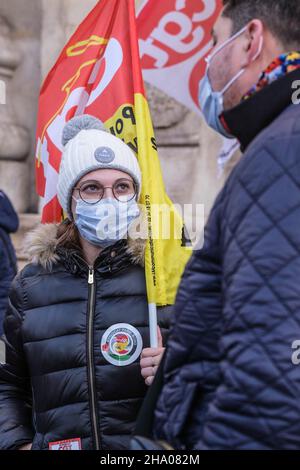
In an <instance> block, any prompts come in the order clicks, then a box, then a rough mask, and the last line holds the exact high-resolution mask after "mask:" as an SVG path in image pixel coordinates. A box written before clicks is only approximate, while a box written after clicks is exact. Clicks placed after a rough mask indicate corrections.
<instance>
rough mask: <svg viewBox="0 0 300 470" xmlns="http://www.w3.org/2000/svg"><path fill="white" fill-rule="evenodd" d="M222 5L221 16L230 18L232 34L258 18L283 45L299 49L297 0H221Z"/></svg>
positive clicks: (299, 13)
mask: <svg viewBox="0 0 300 470" xmlns="http://www.w3.org/2000/svg"><path fill="white" fill-rule="evenodd" d="M223 5H224V7H225V8H224V10H223V16H224V17H226V18H229V19H231V20H232V24H233V32H232V33H233V34H234V33H236V32H237V31H239V30H240V29H242V28H243V27H244V26H246V25H247V23H249V22H250V21H251V20H254V19H258V20H261V21H262V22H263V23H264V24H265V25H266V27H267V28H268V29H269V30H270V31H271V33H272V34H273V35H274V36H275V37H276V38H277V39H278V40H279V41H280V42H281V43H282V45H283V47H285V48H287V49H290V50H292V49H295V50H299V49H300V26H299V25H300V1H299V0H223ZM286 52H289V50H287V51H286Z"/></svg>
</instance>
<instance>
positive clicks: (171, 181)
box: [0, 0, 233, 266]
mask: <svg viewBox="0 0 300 470" xmlns="http://www.w3.org/2000/svg"><path fill="white" fill-rule="evenodd" d="M96 2H97V0H84V1H82V0H51V1H49V0H26V1H25V2H24V1H23V0H1V3H0V80H4V81H5V83H6V90H7V98H6V104H5V105H1V104H0V188H1V189H3V190H4V191H5V192H6V193H7V194H8V196H9V197H10V198H11V200H12V201H13V203H14V205H15V207H16V209H17V211H18V213H19V214H20V219H21V228H20V230H19V232H18V234H17V235H16V236H15V238H14V243H15V245H16V248H17V251H18V257H19V261H20V266H22V264H23V263H24V261H25V260H24V257H23V255H22V251H21V242H22V240H23V238H24V232H26V231H27V230H29V229H31V228H32V227H34V225H36V224H37V223H38V222H39V215H38V210H39V201H38V198H37V196H36V192H35V171H34V162H35V159H34V155H35V126H36V115H37V104H38V95H39V89H40V86H41V83H42V80H43V79H44V78H45V76H46V75H47V73H48V72H49V70H50V68H51V67H52V65H53V64H54V62H55V61H56V59H57V57H58V55H59V53H60V51H61V49H62V48H63V46H64V45H65V43H66V42H67V40H68V39H69V37H70V35H71V34H72V33H73V31H74V30H75V28H76V27H77V26H78V25H79V23H80V22H81V21H82V20H83V19H84V17H85V16H86V14H87V13H88V12H89V10H90V9H91V8H92V7H93V6H94V5H95V4H96ZM136 3H137V6H138V4H139V3H140V0H137V1H136ZM170 86H171V85H170ZM147 88H148V98H149V102H150V107H151V111H152V118H153V123H154V126H155V130H156V137H157V141H158V145H159V155H160V160H161V165H162V169H163V174H164V178H165V183H166V187H167V191H168V193H169V195H170V197H171V198H172V199H173V201H174V202H176V203H180V204H188V203H192V204H196V203H197V204H203V205H204V208H205V218H206V217H207V215H208V213H209V211H210V208H211V205H212V203H213V201H214V198H215V196H216V194H217V192H218V191H219V189H220V188H221V186H222V185H223V183H224V178H226V175H227V174H228V172H229V171H230V168H227V169H226V171H225V174H224V175H223V177H222V178H220V177H218V169H217V154H218V152H219V150H220V145H221V139H220V138H219V137H218V136H217V135H216V134H215V133H214V132H213V131H211V130H210V129H208V127H207V126H206V124H205V123H204V121H203V119H201V118H199V117H198V116H196V115H195V114H194V113H192V112H190V111H189V110H188V109H186V108H185V107H184V106H182V105H180V104H179V103H177V102H176V101H174V100H173V99H171V98H169V97H168V96H166V95H165V94H163V93H162V92H160V91H159V90H157V89H154V88H153V87H150V86H147ZM232 164H233V163H231V165H232Z"/></svg>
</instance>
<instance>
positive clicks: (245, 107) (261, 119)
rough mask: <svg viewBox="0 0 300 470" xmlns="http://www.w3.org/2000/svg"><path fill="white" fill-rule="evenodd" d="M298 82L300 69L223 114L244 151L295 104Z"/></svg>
mask: <svg viewBox="0 0 300 470" xmlns="http://www.w3.org/2000/svg"><path fill="white" fill-rule="evenodd" d="M295 80H300V69H298V70H295V71H294V72H291V73H288V74H287V75H285V76H284V77H281V78H279V79H278V80H276V81H275V82H273V83H271V84H270V85H268V86H266V87H265V88H263V89H262V90H261V91H259V92H257V93H256V94H255V95H253V96H252V97H251V98H248V99H247V100H244V101H242V102H241V103H240V104H239V105H237V106H236V107H234V108H232V109H230V110H228V111H225V112H224V113H223V114H222V117H221V119H222V121H223V122H224V123H225V126H226V127H227V128H228V129H229V131H230V133H231V134H233V135H234V136H235V137H237V139H238V140H239V141H240V143H241V148H242V150H245V149H246V148H247V147H248V145H249V144H250V143H251V142H252V140H253V139H254V138H255V137H256V136H257V135H258V134H259V133H260V132H261V131H262V130H263V129H265V128H266V127H267V126H269V125H270V124H271V123H272V122H273V121H274V120H275V119H276V118H277V116H279V115H280V114H281V113H282V112H283V111H284V110H285V109H286V108H287V107H288V106H290V105H291V104H292V95H293V93H294V92H295V89H293V88H292V84H293V82H294V81H295ZM299 106H300V105H299Z"/></svg>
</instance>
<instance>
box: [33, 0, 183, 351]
mask: <svg viewBox="0 0 300 470" xmlns="http://www.w3.org/2000/svg"><path fill="white" fill-rule="evenodd" d="M83 113H87V114H91V115H92V116H96V117H98V118H99V119H100V120H101V121H102V122H103V123H104V125H105V127H106V128H107V129H109V130H110V132H111V133H112V134H114V135H116V136H117V137H119V138H121V139H123V140H124V141H125V142H126V144H127V145H128V146H129V147H131V149H132V150H133V151H134V152H135V154H136V155H137V158H138V160H139V164H140V167H141V171H142V175H143V184H142V194H141V199H140V203H141V204H143V206H144V207H145V210H146V215H147V217H146V219H147V228H148V230H147V234H148V237H147V245H146V253H145V273H146V282H147V294H148V302H149V312H150V318H151V325H152V326H151V332H152V333H151V335H152V339H151V344H152V346H154V345H155V344H156V342H157V338H156V335H157V328H156V316H155V311H156V305H171V304H173V303H174V300H175V296H176V292H177V287H178V284H179V281H180V278H181V275H182V273H183V270H184V267H185V264H186V262H187V261H188V259H189V257H190V255H191V251H190V250H189V249H187V248H185V247H184V246H183V244H182V233H183V222H182V219H181V217H180V216H179V214H178V213H177V211H176V210H175V208H174V206H173V204H172V201H171V200H170V199H169V198H168V196H167V194H166V192H165V187H164V182H163V178H162V173H161V168H160V163H159V158H158V153H157V146H156V141H155V136H154V131H153V125H152V121H151V116H150V111H149V106H148V103H147V99H146V96H145V90H144V83H143V78H142V72H141V64H140V58H139V48H138V38H137V31H136V20H135V10H134V0H101V1H100V2H98V4H97V5H96V7H95V8H94V9H93V10H92V12H91V13H90V14H89V16H88V17H87V18H86V20H85V21H84V22H83V23H82V24H81V25H80V26H79V28H78V30H77V31H76V33H75V34H74V36H73V37H72V38H71V40H70V41H69V43H68V44H67V46H66V47H65V48H64V50H63V52H62V53H61V55H60V57H59V59H58V61H57V63H56V64H55V66H54V67H53V69H52V70H51V72H50V73H49V75H48V77H47V79H46V81H45V83H44V85H43V87H42V90H41V96H40V103H39V119H38V130H37V152H36V171H37V188H38V194H40V196H42V198H43V202H44V205H43V214H42V221H43V222H44V223H47V222H54V221H57V222H59V221H60V220H61V218H62V211H61V207H60V205H59V202H58V200H57V195H56V188H57V179H58V171H59V166H60V161H61V153H62V150H63V149H62V144H61V137H62V130H63V127H64V125H65V123H66V122H67V121H68V120H70V119H71V118H72V117H73V116H75V115H81V114H83ZM156 208H165V209H168V210H169V214H170V218H169V219H168V221H169V224H168V228H169V236H168V237H163V236H162V234H163V233H164V232H165V230H164V229H165V228H166V227H165V226H166V218H164V217H161V215H160V214H159V213H158V214H157V213H156V212H155V209H156ZM157 215H158V217H157Z"/></svg>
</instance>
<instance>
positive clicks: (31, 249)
mask: <svg viewBox="0 0 300 470" xmlns="http://www.w3.org/2000/svg"><path fill="white" fill-rule="evenodd" d="M57 232H58V225H56V224H46V225H39V226H38V227H37V228H36V229H34V230H33V231H32V232H29V234H28V235H27V236H26V240H25V249H24V251H25V254H26V255H27V258H28V261H29V262H30V263H33V264H39V265H41V266H42V267H43V268H44V269H47V270H51V268H52V266H53V265H54V264H55V263H57V262H58V261H59V259H60V256H59V254H58V253H57ZM127 246H128V247H127V252H128V253H129V255H130V258H131V260H132V263H133V264H139V265H141V266H144V260H145V248H146V240H143V239H140V238H139V239H131V238H129V239H128V243H127Z"/></svg>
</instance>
